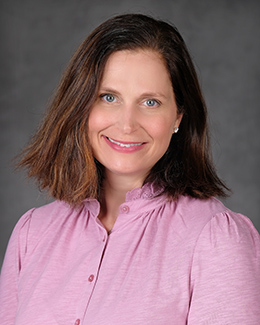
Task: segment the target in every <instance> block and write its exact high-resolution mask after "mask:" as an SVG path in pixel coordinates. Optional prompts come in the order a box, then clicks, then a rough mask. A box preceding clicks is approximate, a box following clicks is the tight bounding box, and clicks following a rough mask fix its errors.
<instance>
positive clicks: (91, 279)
mask: <svg viewBox="0 0 260 325" xmlns="http://www.w3.org/2000/svg"><path fill="white" fill-rule="evenodd" d="M88 280H89V282H92V281H93V280H94V275H93V274H91V275H90V276H89V277H88Z"/></svg>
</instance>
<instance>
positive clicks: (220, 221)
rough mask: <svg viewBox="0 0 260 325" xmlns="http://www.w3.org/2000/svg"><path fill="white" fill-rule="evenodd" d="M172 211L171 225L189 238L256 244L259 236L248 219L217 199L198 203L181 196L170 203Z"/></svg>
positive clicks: (198, 201) (197, 200) (196, 200)
mask: <svg viewBox="0 0 260 325" xmlns="http://www.w3.org/2000/svg"><path fill="white" fill-rule="evenodd" d="M170 205H171V206H172V207H173V209H174V213H173V215H174V218H173V220H172V226H173V227H174V228H175V229H176V228H178V229H183V231H185V232H186V233H187V235H188V234H189V237H193V239H194V240H196V238H197V239H198V238H204V239H205V240H206V237H207V240H206V241H211V242H212V240H213V239H214V240H220V238H222V240H223V237H224V238H228V239H229V240H236V241H239V240H241V238H244V239H245V238H248V239H246V241H249V240H250V241H251V240H252V238H253V239H254V240H256V241H257V242H259V234H258V232H257V230H256V229H255V227H254V226H253V224H252V222H251V220H250V219H249V218H248V217H246V216H244V215H242V214H240V213H236V212H234V211H231V210H230V209H229V208H227V207H226V206H225V205H224V204H223V203H222V202H220V201H219V200H217V199H216V198H211V199H207V200H201V199H196V198H191V197H189V196H181V197H179V199H178V200H177V201H176V202H173V203H171V204H170Z"/></svg>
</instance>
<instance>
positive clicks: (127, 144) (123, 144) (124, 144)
mask: <svg viewBox="0 0 260 325" xmlns="http://www.w3.org/2000/svg"><path fill="white" fill-rule="evenodd" d="M106 138H107V140H108V141H110V142H112V143H114V144H116V145H118V146H120V147H122V148H130V147H138V146H141V145H142V144H144V142H119V141H116V140H113V139H111V138H109V137H106Z"/></svg>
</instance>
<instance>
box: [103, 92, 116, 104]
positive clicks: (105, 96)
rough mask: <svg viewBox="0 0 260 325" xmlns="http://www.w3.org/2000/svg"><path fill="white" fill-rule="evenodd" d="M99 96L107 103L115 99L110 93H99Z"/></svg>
mask: <svg viewBox="0 0 260 325" xmlns="http://www.w3.org/2000/svg"><path fill="white" fill-rule="evenodd" d="M100 98H102V99H103V100H104V101H105V102H108V103H113V102H114V101H115V100H116V98H115V96H114V95H112V94H102V95H100Z"/></svg>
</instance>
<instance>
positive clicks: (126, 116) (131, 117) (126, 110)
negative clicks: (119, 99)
mask: <svg viewBox="0 0 260 325" xmlns="http://www.w3.org/2000/svg"><path fill="white" fill-rule="evenodd" d="M138 125H139V112H138V109H137V108H136V107H135V105H134V104H128V105H126V104H125V105H122V107H121V109H120V115H119V118H118V126H119V127H120V129H121V130H122V131H123V133H125V134H131V133H133V132H134V131H136V129H137V128H138Z"/></svg>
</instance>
